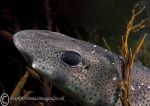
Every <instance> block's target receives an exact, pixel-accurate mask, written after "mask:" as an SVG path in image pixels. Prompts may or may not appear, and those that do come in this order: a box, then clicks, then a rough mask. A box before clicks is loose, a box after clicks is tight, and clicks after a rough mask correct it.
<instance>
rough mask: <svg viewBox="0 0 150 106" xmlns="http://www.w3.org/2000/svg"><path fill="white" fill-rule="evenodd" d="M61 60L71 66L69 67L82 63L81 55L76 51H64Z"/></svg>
mask: <svg viewBox="0 0 150 106" xmlns="http://www.w3.org/2000/svg"><path fill="white" fill-rule="evenodd" d="M59 59H60V60H61V61H62V62H63V63H65V64H67V65H69V66H76V65H78V64H79V63H80V62H81V56H80V54H78V53H76V52H74V51H63V52H61V54H60V56H59Z"/></svg>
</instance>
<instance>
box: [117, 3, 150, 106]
mask: <svg viewBox="0 0 150 106" xmlns="http://www.w3.org/2000/svg"><path fill="white" fill-rule="evenodd" d="M138 7H140V5H139V4H136V5H135V6H134V8H133V10H132V15H131V18H130V20H129V22H128V24H127V28H126V32H125V35H124V36H123V37H122V47H121V50H122V56H123V57H124V67H123V69H122V71H123V76H122V77H123V80H122V81H121V82H120V84H119V87H120V89H121V90H122V98H121V100H122V104H123V106H131V104H130V87H131V82H132V77H131V76H132V67H133V63H134V60H135V59H136V58H137V56H138V54H139V52H140V49H141V47H142V46H143V44H144V40H145V38H146V36H147V34H145V35H144V37H143V38H142V39H141V40H140V42H139V44H138V45H137V47H136V49H135V52H134V53H133V52H132V49H131V48H128V38H129V35H130V32H131V31H134V32H137V31H139V30H141V29H142V28H144V27H145V25H146V22H147V20H148V19H144V20H142V21H141V22H140V23H139V24H136V25H133V24H134V20H135V18H136V17H137V16H138V15H139V14H141V12H142V11H143V10H144V8H145V6H142V8H140V9H139V10H138Z"/></svg>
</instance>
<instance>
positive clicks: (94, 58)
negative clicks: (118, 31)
mask: <svg viewBox="0 0 150 106" xmlns="http://www.w3.org/2000/svg"><path fill="white" fill-rule="evenodd" d="M13 40H14V44H15V46H16V48H17V49H18V50H19V51H20V52H21V54H22V56H23V57H24V58H25V60H26V61H27V63H28V64H29V65H30V66H31V67H32V68H34V69H35V70H36V71H37V72H38V73H40V75H41V76H43V77H45V78H47V79H48V80H49V81H50V82H51V83H52V84H54V85H55V86H56V87H57V88H59V89H60V90H61V91H63V92H64V93H66V94H68V95H69V96H70V97H72V98H73V99H74V100H75V101H77V102H78V103H79V104H81V105H83V106H122V104H121V101H120V99H118V98H117V96H116V95H117V94H118V93H119V92H118V90H117V88H118V87H117V84H118V83H119V82H120V81H121V80H122V72H121V67H122V57H121V56H119V55H117V54H114V53H112V52H109V51H107V50H106V49H104V48H101V47H99V46H97V45H94V44H91V43H88V42H85V41H81V40H77V39H74V38H71V37H68V36H65V35H63V34H60V33H55V32H50V31H44V30H25V31H20V32H18V33H16V34H15V35H14V37H13ZM63 51H74V52H76V53H79V54H80V55H81V57H82V61H81V62H80V63H79V64H78V65H77V66H73V67H72V66H69V65H66V64H64V63H63V62H62V61H60V59H59V56H60V54H61V52H63ZM132 79H133V80H132V86H131V90H130V97H131V98H130V102H131V104H132V106H150V69H148V68H146V67H144V66H140V65H137V64H135V65H134V66H133V70H132ZM114 104H115V105H114Z"/></svg>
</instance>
